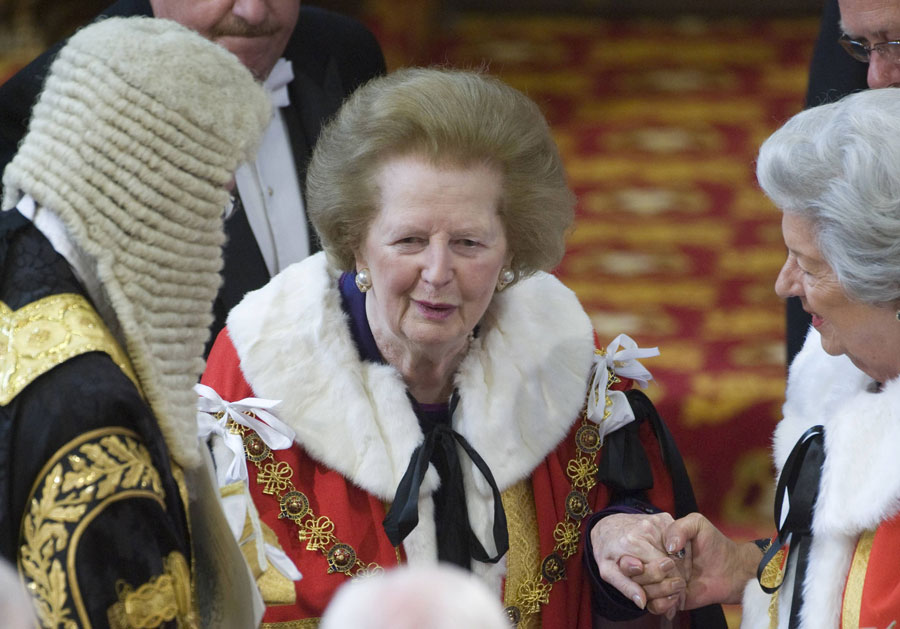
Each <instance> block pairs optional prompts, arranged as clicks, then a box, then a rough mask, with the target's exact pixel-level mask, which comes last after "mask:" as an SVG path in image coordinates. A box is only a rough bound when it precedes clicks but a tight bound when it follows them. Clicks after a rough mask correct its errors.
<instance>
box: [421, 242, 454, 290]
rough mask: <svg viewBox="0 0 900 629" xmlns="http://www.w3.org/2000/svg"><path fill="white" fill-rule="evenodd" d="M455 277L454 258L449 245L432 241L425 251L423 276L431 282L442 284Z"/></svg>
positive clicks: (436, 284)
mask: <svg viewBox="0 0 900 629" xmlns="http://www.w3.org/2000/svg"><path fill="white" fill-rule="evenodd" d="M452 277H453V260H452V254H451V253H450V250H449V248H448V246H447V245H446V244H444V243H431V244H429V245H428V248H427V249H426V251H425V261H424V265H423V268H422V278H423V279H424V280H425V281H426V282H428V283H429V284H433V285H435V286H441V285H443V284H446V283H447V282H449V281H450V279H451V278H452Z"/></svg>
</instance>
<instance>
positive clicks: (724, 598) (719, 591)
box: [651, 513, 762, 609]
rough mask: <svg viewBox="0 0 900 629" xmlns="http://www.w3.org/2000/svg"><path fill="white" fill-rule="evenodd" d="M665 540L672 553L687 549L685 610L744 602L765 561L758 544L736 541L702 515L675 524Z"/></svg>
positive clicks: (689, 517) (668, 529) (690, 516)
mask: <svg viewBox="0 0 900 629" xmlns="http://www.w3.org/2000/svg"><path fill="white" fill-rule="evenodd" d="M663 539H664V540H665V548H666V549H667V551H668V552H676V551H679V550H681V549H685V555H686V556H685V559H686V560H688V561H689V562H690V573H689V574H688V576H687V577H686V580H687V589H686V591H685V598H684V604H683V609H696V608H698V607H704V606H706V605H711V604H713V603H740V602H741V598H742V596H743V591H744V586H745V585H746V584H747V581H748V580H749V579H753V578H754V577H755V576H756V566H757V564H758V563H759V560H760V559H761V558H762V555H761V552H760V550H759V548H758V547H757V546H756V544H754V543H753V542H747V543H744V544H738V543H736V542H733V541H732V540H730V539H729V538H728V537H726V536H725V535H724V534H723V533H722V532H721V531H719V529H717V528H716V527H715V526H714V525H713V524H712V523H711V522H710V521H709V520H708V519H706V518H705V517H704V516H702V515H701V514H699V513H691V514H689V515H687V516H685V517H683V518H681V519H679V520H676V521H674V522H672V523H671V524H670V525H669V526H668V528H667V529H666V532H665V535H664V537H663ZM651 603H652V601H651Z"/></svg>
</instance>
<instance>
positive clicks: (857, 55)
mask: <svg viewBox="0 0 900 629" xmlns="http://www.w3.org/2000/svg"><path fill="white" fill-rule="evenodd" d="M838 43H839V44H840V45H841V46H842V47H843V48H844V50H846V51H847V54H849V55H850V56H851V57H853V58H854V59H856V60H857V61H862V62H863V63H868V62H869V60H870V58H871V57H872V53H873V52H877V53H878V54H879V55H881V57H882V58H883V59H884V60H885V61H889V62H890V63H900V41H881V42H878V43H877V44H872V45H871V46H869V45H867V44H864V43H862V42H859V41H856V40H855V39H850V38H849V37H847V36H846V35H844V36H842V37H841V38H840V39H838Z"/></svg>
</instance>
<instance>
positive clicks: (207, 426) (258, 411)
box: [194, 383, 296, 482]
mask: <svg viewBox="0 0 900 629" xmlns="http://www.w3.org/2000/svg"><path fill="white" fill-rule="evenodd" d="M194 392H195V393H197V395H199V396H200V397H199V398H197V427H198V428H197V433H198V436H199V437H200V439H201V441H203V442H206V440H207V439H209V437H210V436H211V435H213V434H215V435H219V436H220V437H221V438H222V441H223V442H224V443H225V446H226V447H227V448H228V449H229V450H231V452H232V453H233V454H234V459H233V460H232V461H231V465H229V467H228V471H227V473H226V478H227V480H228V482H234V481H238V480H246V479H247V462H246V460H245V459H244V444H243V441H242V439H241V437H240V435H236V434H233V433H232V432H231V431H230V430H228V428H227V423H228V420H229V419H231V420H232V421H234V422H235V423H236V424H240V425H241V426H244V427H246V428H249V429H251V430H253V431H254V432H256V434H258V435H259V437H260V439H262V440H263V443H265V444H266V445H267V446H269V448H271V449H272V450H285V449H287V448H290V447H291V444H293V443H294V436H295V435H296V433H295V432H294V430H293V429H292V428H291V427H290V426H288V425H287V424H285V423H284V422H282V421H281V420H280V419H278V418H277V417H275V415H274V414H272V412H271V409H273V408H275V407H276V406H278V404H280V403H281V400H264V399H262V398H255V397H248V398H244V399H243V400H239V401H237V402H226V401H225V400H223V399H222V398H221V397H220V396H219V394H218V393H216V392H215V390H214V389H212V388H210V387H208V386H206V385H205V384H199V383H197V384H195V385H194ZM218 413H222V415H221V417H219V418H216V417H215V416H216V415H217V414H218ZM257 418H258V419H257Z"/></svg>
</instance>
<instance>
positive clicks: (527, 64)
mask: <svg viewBox="0 0 900 629" xmlns="http://www.w3.org/2000/svg"><path fill="white" fill-rule="evenodd" d="M393 4H394V3H391V2H388V1H387V0H384V2H381V1H379V2H372V3H371V4H370V7H369V10H370V13H371V15H370V20H369V22H370V25H371V26H372V27H373V29H374V30H375V31H376V34H377V36H378V37H379V40H380V41H381V43H382V45H383V46H384V48H385V52H386V55H387V58H388V62H389V65H390V66H391V67H397V66H398V65H405V64H409V63H413V62H416V63H426V62H438V63H448V64H450V65H454V66H462V67H475V66H481V65H486V66H487V67H488V69H489V70H490V71H491V72H493V73H495V74H498V75H499V76H501V77H502V78H503V79H504V80H506V81H507V82H509V83H511V84H512V85H514V86H516V87H518V88H520V89H522V90H523V91H525V92H527V93H528V94H529V95H530V96H531V97H532V98H534V99H535V100H536V101H537V102H538V103H539V104H540V105H541V106H542V108H543V109H544V111H545V113H546V115H547V117H548V119H549V121H550V124H551V126H552V127H553V129H554V133H555V135H556V138H557V141H558V143H559V145H560V147H561V149H562V152H563V157H564V160H565V162H566V164H567V168H568V172H569V175H570V178H571V183H572V186H573V187H574V189H575V191H576V192H577V193H578V196H579V207H578V218H577V222H576V229H575V231H574V233H573V234H572V236H571V238H570V242H569V253H568V255H567V257H566V259H565V260H564V262H563V264H562V265H561V267H560V269H559V270H558V275H559V277H560V278H561V279H562V280H563V281H564V282H565V283H566V284H567V285H568V286H570V287H571V288H572V289H573V290H575V292H576V293H577V294H578V296H579V297H580V298H581V300H582V302H583V303H584V304H585V306H586V307H587V308H588V310H589V312H590V313H591V315H592V317H593V319H594V323H595V326H596V328H597V331H598V332H599V333H600V335H601V338H603V337H607V338H609V339H612V338H613V337H614V336H615V335H616V334H618V333H619V332H626V333H628V334H629V335H631V336H632V337H633V338H635V339H636V340H637V341H638V342H639V344H640V345H642V346H645V347H646V346H659V348H660V349H661V351H662V355H661V356H660V357H658V358H654V359H649V360H646V361H644V364H645V365H646V366H647V367H648V368H650V370H651V371H653V373H654V374H655V376H656V381H655V382H654V383H653V384H651V387H650V389H649V390H648V394H649V395H650V397H651V398H652V399H653V400H654V401H655V403H656V404H657V406H658V408H659V410H660V412H661V414H662V415H663V417H665V418H666V420H667V421H668V422H669V425H670V426H671V427H672V430H673V432H674V433H675V436H676V439H677V440H678V442H679V445H680V447H681V450H682V452H683V454H684V456H685V459H686V462H687V464H688V467H689V471H690V472H691V476H692V478H693V480H694V483H695V489H696V491H697V494H698V499H699V502H700V506H701V510H703V511H704V512H705V513H707V514H708V515H710V516H711V517H712V518H713V519H715V520H716V521H717V522H718V523H720V524H721V525H722V526H724V527H726V528H728V529H730V530H732V531H733V532H735V533H736V534H737V535H753V536H759V535H758V534H760V533H761V532H768V531H769V530H770V528H771V527H772V525H771V524H770V522H771V517H772V516H771V513H772V498H771V487H772V472H771V468H770V463H769V455H768V447H769V439H770V435H771V432H772V429H773V427H774V425H775V423H776V422H777V421H778V419H779V418H780V407H781V404H782V401H783V395H784V376H785V365H784V306H783V304H782V302H781V301H780V300H779V299H778V298H777V297H776V296H775V294H774V293H773V289H772V286H773V283H774V280H775V276H776V273H777V271H778V269H779V268H780V265H781V263H782V261H783V257H784V251H783V244H782V242H781V235H780V214H779V213H778V212H777V211H776V210H775V209H774V208H773V207H772V206H771V205H770V204H769V202H768V201H767V200H766V199H765V197H764V196H763V195H762V194H761V192H760V191H759V190H758V188H757V186H756V183H755V178H754V160H755V156H756V152H757V148H758V146H759V144H760V143H761V142H762V140H763V139H765V137H766V136H767V135H768V134H769V133H771V132H772V131H773V130H774V129H775V128H776V127H777V126H778V125H779V124H780V123H781V122H783V121H784V120H785V119H786V118H788V117H789V116H790V115H792V114H793V113H795V112H797V111H799V110H800V108H801V106H802V102H803V94H804V92H805V87H806V75H807V67H808V60H809V56H810V53H811V48H812V42H813V40H814V38H815V34H816V30H817V20H816V19H815V18H801V19H796V18H794V19H772V20H743V19H717V20H703V19H700V18H690V19H689V18H685V19H680V20H665V21H660V20H656V21H654V20H649V19H648V20H617V21H607V20H602V19H599V18H592V17H589V16H578V17H563V16H554V17H534V16H530V17H529V16H520V15H519V16H517V15H497V16H490V15H461V16H455V17H454V19H453V20H452V22H449V23H448V24H447V25H444V26H443V27H442V28H439V29H437V30H438V32H439V36H438V37H434V36H433V35H432V34H431V33H430V32H428V31H427V29H424V28H423V27H422V24H424V23H426V21H427V19H428V17H429V15H430V13H429V10H428V7H429V3H428V2H423V3H421V4H420V3H410V5H409V7H410V10H409V11H406V10H405V9H404V12H398V11H397V10H396V6H395V5H394V6H393V9H392V8H391V7H390V6H388V5H393ZM16 61H18V60H17V59H13V60H12V63H11V64H9V63H7V64H4V63H3V60H2V59H0V80H2V78H3V77H4V76H5V75H7V74H8V73H10V72H11V69H12V67H13V66H14V65H15V62H16ZM732 616H733V617H732V618H731V619H730V620H731V621H732V622H733V623H734V626H736V623H737V618H736V616H737V613H736V612H734V611H733V612H732Z"/></svg>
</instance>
